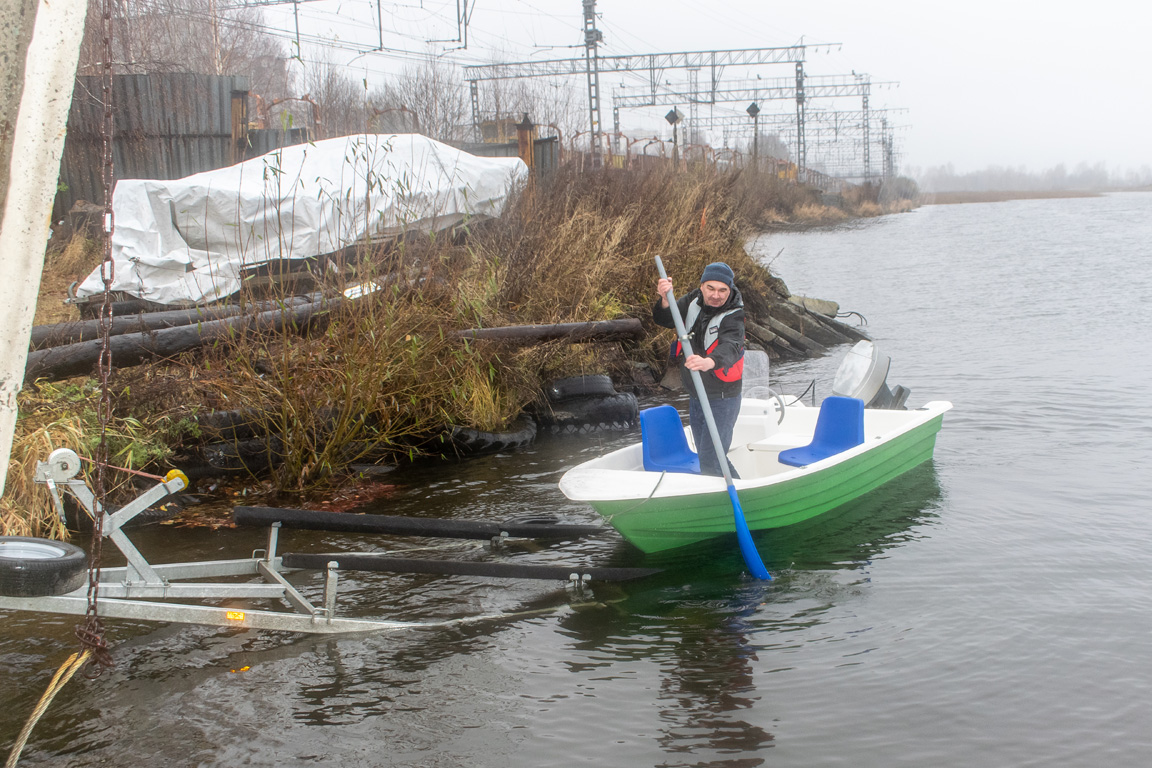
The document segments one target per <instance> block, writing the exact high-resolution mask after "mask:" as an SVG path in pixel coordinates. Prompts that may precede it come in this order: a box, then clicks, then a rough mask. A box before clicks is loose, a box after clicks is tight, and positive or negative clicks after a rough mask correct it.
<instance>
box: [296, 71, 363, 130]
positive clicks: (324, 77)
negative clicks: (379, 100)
mask: <svg viewBox="0 0 1152 768" xmlns="http://www.w3.org/2000/svg"><path fill="white" fill-rule="evenodd" d="M304 88H305V90H306V91H307V96H308V98H309V99H310V100H311V101H312V103H313V104H314V105H315V107H316V116H317V119H318V122H319V125H318V126H316V132H317V136H316V138H321V139H329V138H332V137H334V136H348V135H351V134H355V133H364V132H365V131H366V130H368V114H369V107H368V102H367V89H366V84H365V83H364V81H360V82H357V81H355V80H353V79H352V78H351V77H349V76H348V75H346V74H345V73H344V72H343V71H342V70H341V68H340V67H339V66H338V65H336V64H335V63H334V62H333V61H332V59H331V58H330V57H329V55H328V54H327V53H321V54H320V56H319V58H318V60H317V61H315V62H313V63H309V64H307V65H306V68H305V70H304Z"/></svg>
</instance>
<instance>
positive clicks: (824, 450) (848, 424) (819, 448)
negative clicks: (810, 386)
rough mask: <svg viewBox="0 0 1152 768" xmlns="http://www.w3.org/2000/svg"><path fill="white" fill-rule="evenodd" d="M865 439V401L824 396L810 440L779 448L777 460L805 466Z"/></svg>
mask: <svg viewBox="0 0 1152 768" xmlns="http://www.w3.org/2000/svg"><path fill="white" fill-rule="evenodd" d="M863 442H864V401H863V400H861V399H859V398H857V397H838V396H832V397H826V398H824V402H822V403H820V414H819V415H818V416H817V417H816V430H815V431H814V432H813V433H812V442H810V443H809V444H808V445H805V446H801V447H800V448H789V449H788V450H786V451H780V457H779V458H780V463H781V464H787V465H788V466H790V467H804V466H807V465H809V464H815V463H816V462H817V461H820V460H821V459H826V458H828V457H829V456H835V455H836V454H838V453H840V452H841V451H846V450H848V449H849V448H855V447H856V446H858V445H860V444H861V443H863Z"/></svg>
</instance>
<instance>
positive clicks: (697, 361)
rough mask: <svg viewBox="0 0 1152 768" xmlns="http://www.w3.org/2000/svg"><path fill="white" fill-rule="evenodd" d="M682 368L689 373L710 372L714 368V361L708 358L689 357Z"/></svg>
mask: <svg viewBox="0 0 1152 768" xmlns="http://www.w3.org/2000/svg"><path fill="white" fill-rule="evenodd" d="M684 367H685V368H687V369H688V370H690V371H701V372H703V371H710V370H712V369H713V368H715V367H716V361H715V360H713V359H712V358H710V357H701V356H700V355H689V356H688V358H687V359H686V360H685V361H684Z"/></svg>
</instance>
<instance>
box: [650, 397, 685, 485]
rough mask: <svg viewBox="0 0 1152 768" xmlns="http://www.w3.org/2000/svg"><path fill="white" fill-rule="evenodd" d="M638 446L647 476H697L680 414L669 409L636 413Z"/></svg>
mask: <svg viewBox="0 0 1152 768" xmlns="http://www.w3.org/2000/svg"><path fill="white" fill-rule="evenodd" d="M640 442H641V445H642V446H643V449H644V469H645V470H647V471H648V472H685V473H688V474H693V475H698V474H700V457H699V456H697V455H696V453H695V452H694V451H693V450H692V449H691V448H689V447H688V437H687V436H686V435H685V434H684V424H683V423H681V421H680V413H679V412H678V411H677V410H676V409H675V408H673V407H672V406H670V405H658V406H656V407H655V408H645V409H644V410H642V411H640Z"/></svg>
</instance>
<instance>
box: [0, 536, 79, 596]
mask: <svg viewBox="0 0 1152 768" xmlns="http://www.w3.org/2000/svg"><path fill="white" fill-rule="evenodd" d="M87 579H88V556H87V555H86V554H85V553H84V550H82V549H80V548H79V547H77V546H75V545H73V544H69V543H67V542H64V541H53V540H52V539H34V538H30V537H27V536H0V595H4V596H5V597H45V596H47V595H64V594H67V593H69V592H72V591H73V590H76V589H79V588H80V587H81V586H83V584H84V582H85V581H86V580H87Z"/></svg>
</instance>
